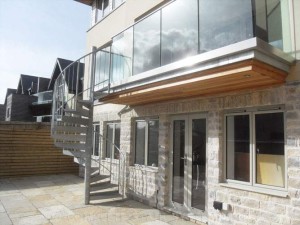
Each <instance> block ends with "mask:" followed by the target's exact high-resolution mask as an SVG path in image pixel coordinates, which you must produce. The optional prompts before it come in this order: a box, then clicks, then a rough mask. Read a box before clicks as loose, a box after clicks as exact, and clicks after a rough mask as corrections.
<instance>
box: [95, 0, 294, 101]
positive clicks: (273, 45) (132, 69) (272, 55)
mask: <svg viewBox="0 0 300 225" xmlns="http://www.w3.org/2000/svg"><path fill="white" fill-rule="evenodd" d="M290 33H291V32H290V27H289V15H288V1H285V0H282V1H280V0H274V1H261V0H253V1H251V0H224V1H219V0H188V1H187V0H177V1H172V2H170V3H169V4H167V5H165V6H164V7H163V8H160V9H158V10H157V11H155V12H153V13H152V14H150V15H148V16H147V17H146V18H144V19H142V20H140V21H139V22H137V23H135V24H134V25H133V26H131V27H129V28H128V29H126V30H125V31H123V32H121V33H120V34H118V35H117V36H115V37H114V38H113V39H112V44H111V45H110V46H107V47H105V48H102V49H100V50H98V51H97V52H96V53H95V54H96V55H95V74H94V75H95V84H96V85H95V88H94V90H95V91H98V90H103V88H104V87H106V86H109V93H108V95H106V96H104V97H101V98H100V101H101V102H104V103H116V104H127V105H139V104H147V103H152V102H158V101H166V100H172V99H179V98H187V97H196V96H207V95H214V94H220V93H225V92H236V91H240V90H245V89H257V88H263V87H270V86H273V85H280V84H283V83H284V82H285V79H286V77H287V75H288V72H289V68H290V65H291V63H292V62H293V60H294V58H293V55H292V54H291V52H293V50H292V41H291V40H292V38H291V37H290V36H289V34H290Z"/></svg>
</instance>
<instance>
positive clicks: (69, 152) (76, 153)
mask: <svg viewBox="0 0 300 225" xmlns="http://www.w3.org/2000/svg"><path fill="white" fill-rule="evenodd" d="M63 154H64V155H69V156H73V157H76V158H84V157H85V156H86V154H85V152H82V151H72V150H65V149H64V150H63Z"/></svg>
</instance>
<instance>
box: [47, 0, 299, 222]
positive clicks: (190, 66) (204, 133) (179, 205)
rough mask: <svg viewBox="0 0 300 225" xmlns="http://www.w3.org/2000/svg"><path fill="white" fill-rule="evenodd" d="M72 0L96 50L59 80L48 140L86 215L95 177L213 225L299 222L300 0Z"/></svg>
mask: <svg viewBox="0 0 300 225" xmlns="http://www.w3.org/2000/svg"><path fill="white" fill-rule="evenodd" d="M76 1H77V2H80V3H83V4H86V5H89V6H91V11H92V14H91V15H92V26H91V28H90V29H89V30H88V31H87V52H90V51H91V49H92V52H90V53H87V54H86V55H85V56H83V57H81V58H80V59H79V60H78V61H76V62H75V63H73V64H71V65H69V67H68V68H67V69H66V70H63V71H62V72H61V74H60V75H59V76H58V78H57V81H56V83H55V84H54V89H55V92H54V93H53V96H54V98H53V101H54V102H53V107H54V108H53V113H54V114H53V121H52V122H53V123H52V129H53V131H54V135H53V137H54V138H55V139H56V145H57V146H59V147H61V148H63V149H64V154H68V155H73V156H74V157H75V159H76V160H77V162H78V163H80V164H81V165H82V168H83V169H85V171H84V173H85V174H84V175H85V183H86V185H85V193H86V195H85V197H86V198H85V203H86V204H88V203H90V201H91V200H92V198H91V187H90V182H91V179H90V175H91V172H92V171H91V168H92V167H99V171H98V172H99V173H101V174H107V175H109V176H110V178H111V179H110V181H111V182H112V183H115V184H117V185H118V187H119V192H120V193H121V194H122V195H124V196H126V197H129V198H133V199H136V200H138V201H142V202H144V203H146V204H149V205H151V206H153V207H157V208H160V209H164V210H168V211H170V212H174V213H177V214H181V215H183V216H185V217H187V218H191V219H192V220H196V221H200V222H203V223H207V224H209V225H221V224H294V225H296V224H300V209H299V193H300V185H299V184H300V107H299V105H300V61H299V60H300V10H299V8H300V1H298V0H290V1H286V0H272V1H271V0H266V1H261V0H222V1H220V0H174V1H168V0H143V1H134V0H76ZM79 62H80V63H84V65H85V66H84V69H83V71H79V70H78V69H77V70H76V68H78V63H79ZM72 71H76V72H72ZM80 72H82V73H84V76H82V75H81V77H82V79H77V80H76V81H75V84H73V85H72V86H73V87H75V90H72V91H70V90H68V88H66V86H67V84H66V82H65V79H64V77H65V76H64V74H67V73H77V74H78V73H80ZM78 87H82V89H81V91H79V88H78ZM95 161H97V162H98V163H95Z"/></svg>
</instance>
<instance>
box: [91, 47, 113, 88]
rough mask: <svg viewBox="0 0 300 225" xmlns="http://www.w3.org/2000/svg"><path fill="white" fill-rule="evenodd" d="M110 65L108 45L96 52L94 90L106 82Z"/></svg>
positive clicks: (104, 85)
mask: <svg viewBox="0 0 300 225" xmlns="http://www.w3.org/2000/svg"><path fill="white" fill-rule="evenodd" d="M109 65H110V46H109V47H106V48H104V49H102V50H100V51H98V52H97V53H96V65H95V86H94V89H95V91H97V90H100V89H101V88H104V87H106V86H107V84H108V78H109Z"/></svg>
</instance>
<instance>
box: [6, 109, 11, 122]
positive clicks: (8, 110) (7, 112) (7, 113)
mask: <svg viewBox="0 0 300 225" xmlns="http://www.w3.org/2000/svg"><path fill="white" fill-rule="evenodd" d="M10 116H11V109H10V107H7V109H6V118H7V119H8V118H10Z"/></svg>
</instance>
